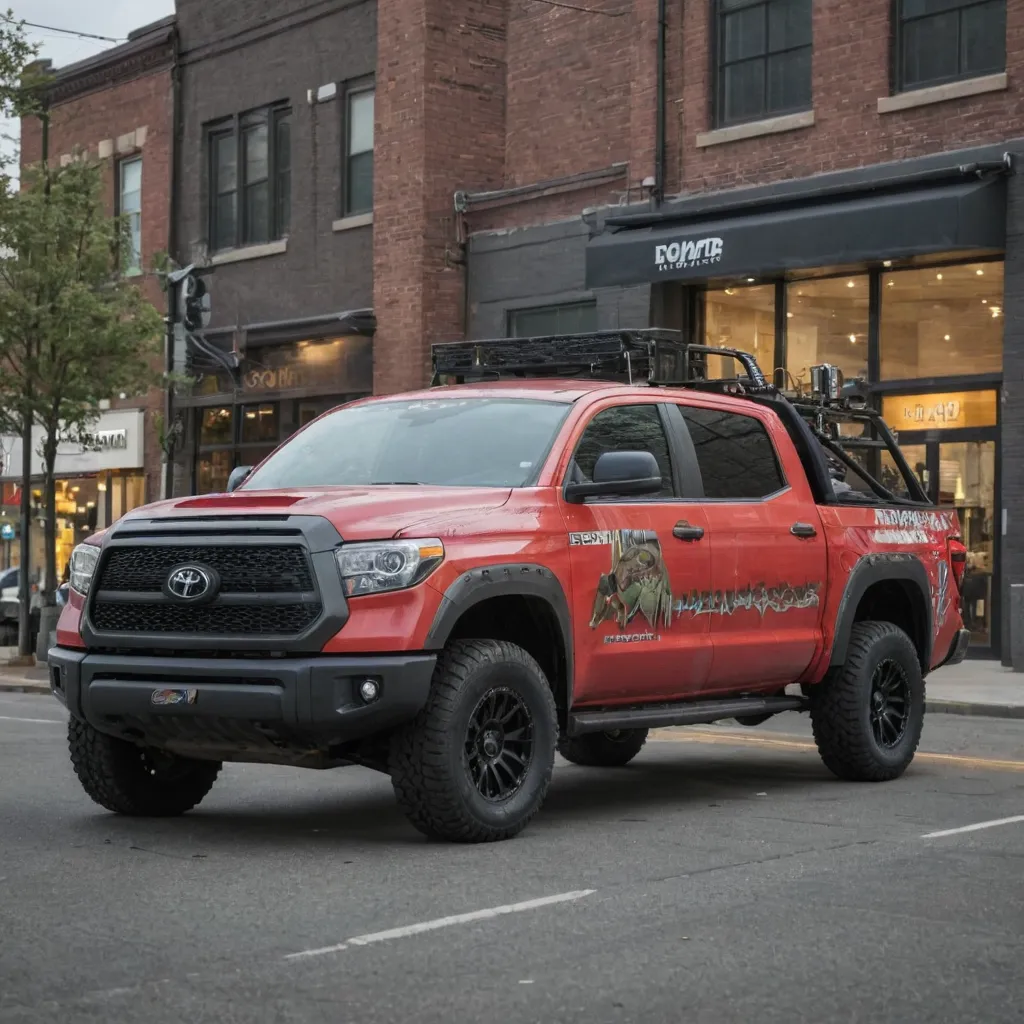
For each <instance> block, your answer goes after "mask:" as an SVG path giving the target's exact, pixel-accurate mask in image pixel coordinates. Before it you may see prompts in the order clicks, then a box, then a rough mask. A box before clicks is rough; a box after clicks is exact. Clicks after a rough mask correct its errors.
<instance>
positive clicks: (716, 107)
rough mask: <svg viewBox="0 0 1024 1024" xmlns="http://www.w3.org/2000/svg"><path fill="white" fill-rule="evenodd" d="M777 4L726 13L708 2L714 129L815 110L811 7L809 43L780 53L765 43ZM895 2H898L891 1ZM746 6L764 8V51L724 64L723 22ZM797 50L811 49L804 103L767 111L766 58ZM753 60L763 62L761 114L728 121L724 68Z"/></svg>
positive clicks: (755, 1) (716, 0) (757, 1)
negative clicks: (768, 23)
mask: <svg viewBox="0 0 1024 1024" xmlns="http://www.w3.org/2000/svg"><path fill="white" fill-rule="evenodd" d="M776 2H779V0H746V2H745V3H742V4H740V5H739V6H737V7H734V8H731V9H730V10H728V11H726V10H725V9H724V6H723V3H722V0H711V18H712V24H711V46H710V47H709V52H710V56H711V121H712V126H713V127H714V128H716V129H717V128H732V127H734V126H736V125H741V124H756V123H757V122H758V121H766V120H768V119H769V118H772V117H785V116H786V115H788V114H800V113H804V112H806V111H808V110H813V109H814V7H813V4H811V5H810V16H811V41H810V42H809V43H804V44H803V45H801V46H789V47H784V48H782V49H781V50H775V51H773V50H771V49H770V48H769V40H768V26H767V18H768V10H769V8H770V7H771V5H772V3H776ZM894 2H898V0H894ZM749 7H762V8H764V17H765V43H764V50H763V51H762V52H761V54H760V55H759V56H758V57H743V58H741V59H739V60H734V61H728V62H725V61H723V56H724V53H725V31H724V25H725V19H726V17H728V16H729V15H731V14H735V13H736V12H737V11H741V10H745V9H747V8H749ZM797 50H810V52H811V76H810V82H809V83H808V94H807V99H806V102H804V103H801V104H799V105H797V106H792V107H785V108H780V109H779V110H769V109H768V57H769V56H771V55H773V54H783V53H793V52H795V51H797ZM752 60H763V61H764V82H763V86H764V89H763V93H762V98H763V103H762V109H761V111H760V113H758V114H754V115H751V116H750V117H743V118H736V119H728V118H726V116H725V90H724V88H723V80H724V75H723V70H724V69H725V68H726V67H731V66H733V65H736V64H744V63H748V62H750V61H752Z"/></svg>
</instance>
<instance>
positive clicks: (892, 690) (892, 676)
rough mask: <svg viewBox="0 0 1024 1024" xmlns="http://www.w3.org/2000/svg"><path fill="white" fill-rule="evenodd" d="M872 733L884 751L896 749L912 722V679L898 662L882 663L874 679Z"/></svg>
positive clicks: (872, 685) (872, 682)
mask: <svg viewBox="0 0 1024 1024" xmlns="http://www.w3.org/2000/svg"><path fill="white" fill-rule="evenodd" d="M870 715H871V731H872V733H873V734H874V737H875V742H876V743H877V744H878V745H879V746H880V747H883V748H885V749H890V748H892V747H895V746H896V745H897V744H898V743H899V742H900V740H901V739H903V736H904V734H905V733H906V731H907V722H908V721H909V720H910V680H909V679H908V678H907V673H906V670H905V669H904V668H903V666H902V665H900V664H899V662H896V661H893V660H892V659H887V660H885V661H883V662H881V663H880V664H879V665H878V667H877V668H876V669H875V671H874V674H873V675H872V676H871V707H870Z"/></svg>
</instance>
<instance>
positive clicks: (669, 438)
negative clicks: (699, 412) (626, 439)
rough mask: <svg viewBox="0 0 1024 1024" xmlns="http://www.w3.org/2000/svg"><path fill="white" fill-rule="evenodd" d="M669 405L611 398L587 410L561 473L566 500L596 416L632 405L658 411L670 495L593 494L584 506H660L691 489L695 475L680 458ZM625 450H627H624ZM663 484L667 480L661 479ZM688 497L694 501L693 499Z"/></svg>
mask: <svg viewBox="0 0 1024 1024" xmlns="http://www.w3.org/2000/svg"><path fill="white" fill-rule="evenodd" d="M669 404H670V403H668V402H664V401H661V400H655V401H651V402H644V401H638V400H632V401H631V400H630V399H628V398H616V399H610V400H609V401H608V402H607V403H603V404H602V405H600V406H599V407H598V408H596V409H588V410H587V414H586V415H585V417H584V419H583V421H582V429H581V430H580V432H579V436H578V437H577V438H576V440H575V442H574V443H573V445H572V448H571V450H570V451H569V457H568V459H567V460H566V463H565V466H564V468H563V470H562V474H561V482H560V483H559V485H558V487H559V492H560V494H561V495H562V498H563V500H564V498H565V488H566V485H567V484H570V483H572V482H573V481H572V475H573V467H574V466H576V453H577V452H578V451H579V448H580V445H581V444H582V443H583V438H584V437H585V436H586V433H587V430H589V429H590V426H591V424H592V423H593V422H594V421H595V420H596V419H597V417H598V416H602V415H603V414H604V413H606V412H611V411H613V410H615V409H624V408H632V407H634V406H638V405H648V406H651V407H652V408H653V409H654V410H655V412H656V413H657V416H658V420H659V422H660V424H661V429H662V431H663V433H664V435H665V448H666V451H667V453H668V465H669V475H670V477H671V479H670V480H669V492H670V493H668V494H629V495H623V496H621V497H615V496H602V495H594V496H592V497H588V498H584V499H583V504H584V505H658V504H662V505H664V504H668V503H677V502H679V501H681V500H685V499H683V498H682V492H683V490H684V489H687V490H688V489H690V485H691V483H692V477H689V476H687V475H686V473H685V472H684V468H683V462H682V460H681V458H680V454H681V453H680V449H679V448H678V447H677V446H676V442H675V441H674V440H673V435H674V429H673V426H672V423H671V421H670V418H669V409H668V407H669ZM623 450H625V449H623ZM662 484H664V480H663V481H662ZM689 500H691V501H692V500H693V499H692V498H691V499H689Z"/></svg>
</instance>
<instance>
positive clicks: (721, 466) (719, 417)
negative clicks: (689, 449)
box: [681, 406, 785, 498]
mask: <svg viewBox="0 0 1024 1024" xmlns="http://www.w3.org/2000/svg"><path fill="white" fill-rule="evenodd" d="M681 411H682V414H683V418H684V419H685V420H686V424H687V426H688V427H689V428H690V436H691V437H692V438H693V444H694V447H695V448H696V449H697V463H698V465H699V466H700V475H701V477H702V478H703V480H704V496H705V497H706V498H764V497H766V496H767V495H769V494H774V493H775V492H776V491H778V490H781V489H782V487H783V486H784V485H785V481H784V480H783V476H782V470H781V469H780V468H779V460H778V458H777V456H776V454H775V447H774V446H773V445H772V442H771V439H770V438H769V437H768V432H767V431H766V430H765V429H764V427H763V426H762V425H761V424H760V422H758V421H757V420H756V419H754V418H753V416H743V415H741V414H739V413H734V412H722V411H720V410H718V409H697V408H692V407H687V406H682V407H681Z"/></svg>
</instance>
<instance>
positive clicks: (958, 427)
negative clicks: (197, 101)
mask: <svg viewBox="0 0 1024 1024" xmlns="http://www.w3.org/2000/svg"><path fill="white" fill-rule="evenodd" d="M704 205H705V206H708V205H710V200H706V201H705V204H704ZM1005 240H1006V180H1005V168H1004V167H1003V166H1002V165H999V164H993V165H992V166H988V167H980V166H976V167H975V168H973V169H971V170H969V171H968V170H967V169H965V168H963V167H960V166H958V167H954V168H950V169H949V170H948V171H947V172H945V173H940V172H934V171H933V172H929V173H927V174H923V175H921V176H920V178H919V180H912V179H910V178H908V177H905V178H903V179H902V180H900V181H898V182H894V183H893V184H891V185H889V186H886V185H885V184H884V183H883V184H881V185H879V184H876V185H873V186H872V187H871V188H870V189H869V190H865V189H861V190H860V194H858V193H857V190H856V189H849V190H845V191H844V192H840V193H839V194H831V195H813V194H811V195H809V196H807V197H805V198H804V199H803V200H802V201H794V200H792V199H787V198H786V197H781V198H780V197H778V196H776V197H775V198H774V199H772V198H771V197H768V198H766V199H765V200H764V201H763V202H761V203H754V204H751V203H749V202H747V203H742V204H739V203H737V204H733V205H732V206H730V202H729V200H728V198H727V197H723V198H720V199H719V203H718V208H717V210H715V211H714V212H713V213H709V214H704V215H691V216H689V217H684V218H678V217H677V218H673V219H671V220H670V221H668V222H667V223H661V222H659V221H658V220H657V218H654V217H652V216H647V217H643V216H640V217H632V218H629V217H624V218H621V219H620V222H619V223H618V224H616V223H612V222H609V228H608V230H606V231H605V232H604V233H602V234H599V235H597V236H596V237H595V238H594V239H593V240H592V241H591V242H590V244H589V247H588V251H587V286H588V287H589V288H597V287H605V286H611V285H619V286H622V285H631V284H639V283H641V282H644V281H646V282H649V283H650V285H651V308H652V324H653V325H655V326H661V327H673V328H676V329H679V330H682V331H683V332H684V334H685V335H686V336H687V337H689V338H692V339H693V340H698V341H702V342H703V343H705V344H709V345H713V346H717V347H735V348H740V349H745V350H747V351H751V352H753V353H754V354H755V355H756V357H757V359H758V362H759V363H760V364H761V366H762V368H763V369H765V370H766V371H767V370H769V369H770V370H772V371H774V379H775V382H776V383H777V384H778V385H779V386H780V387H786V388H794V387H796V386H797V385H801V384H807V383H808V378H809V368H810V366H811V365H812V364H814V363H820V362H829V363H832V364H834V365H837V366H839V367H840V368H841V369H842V370H843V372H844V374H845V375H846V376H847V378H852V377H860V378H863V379H864V380H866V381H867V382H868V383H869V385H870V389H871V392H872V394H873V396H874V402H875V404H876V406H877V407H878V408H880V409H881V410H882V412H883V414H884V415H885V417H886V419H887V420H888V422H889V423H890V425H891V426H892V427H893V428H894V429H895V430H896V431H898V436H899V441H900V444H901V447H903V449H904V451H905V453H906V455H907V458H908V461H909V462H910V464H911V465H912V466H913V467H915V468H916V470H917V472H918V474H919V476H920V479H921V481H922V483H923V484H924V486H925V489H926V490H927V492H928V494H929V495H930V497H931V498H932V500H933V501H935V502H936V503H937V504H939V505H941V506H944V507H949V508H955V509H956V510H957V511H958V513H959V516H960V520H961V523H962V525H963V528H964V538H965V543H966V544H967V547H968V549H969V566H968V573H967V577H966V582H965V586H964V593H965V618H966V619H967V623H968V626H969V628H970V629H971V632H972V636H973V639H972V647H971V650H972V652H973V653H974V654H975V656H985V655H989V656H993V655H995V656H998V655H999V652H1000V632H1001V623H1000V611H1001V608H1000V604H1001V602H1000V592H1001V579H1000V532H1001V531H1000V523H1001V521H1002V507H1001V501H1000V465H1001V459H1000V455H1001V437H1000V408H1001V402H1000V389H1001V386H1002V374H1003V344H1004V316H1003V310H1004V289H1003V278H1004V263H1003V253H1004V248H1005V244H1006V241H1005Z"/></svg>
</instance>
